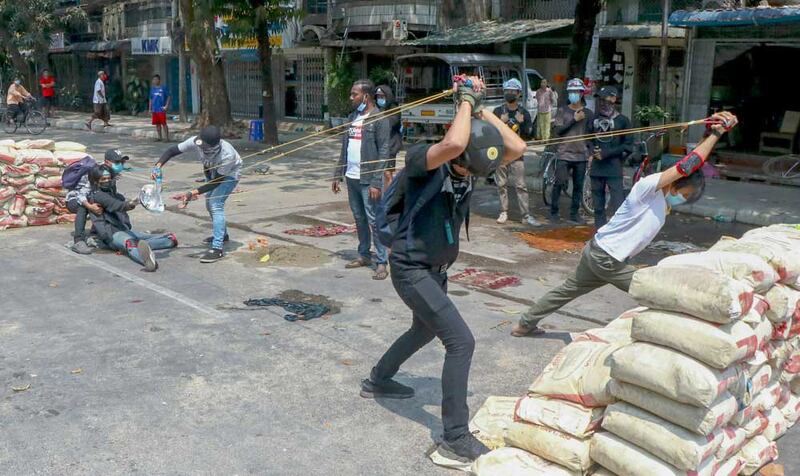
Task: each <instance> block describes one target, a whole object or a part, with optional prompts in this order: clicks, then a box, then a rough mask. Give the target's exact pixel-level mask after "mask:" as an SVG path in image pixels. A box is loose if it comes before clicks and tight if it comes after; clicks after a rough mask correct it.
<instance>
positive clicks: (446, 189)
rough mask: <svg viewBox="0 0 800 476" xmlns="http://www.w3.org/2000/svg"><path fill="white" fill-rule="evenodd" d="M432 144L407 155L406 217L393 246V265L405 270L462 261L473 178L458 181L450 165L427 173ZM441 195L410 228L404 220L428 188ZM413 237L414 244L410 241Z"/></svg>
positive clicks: (417, 214) (430, 201) (421, 146)
mask: <svg viewBox="0 0 800 476" xmlns="http://www.w3.org/2000/svg"><path fill="white" fill-rule="evenodd" d="M430 147H431V145H430V144H419V145H416V146H413V147H411V148H410V149H409V150H408V152H407V153H406V167H405V168H406V170H405V179H406V181H407V182H406V187H405V198H404V207H403V216H401V218H400V227H398V229H397V234H396V235H395V239H394V242H393V243H392V254H391V260H392V263H394V264H396V265H398V266H405V267H423V268H430V267H436V266H442V265H451V264H453V262H455V260H456V258H457V257H458V239H459V234H460V233H461V225H462V224H463V223H464V219H465V217H466V216H467V214H468V213H469V201H470V197H471V196H472V180H473V179H472V177H468V178H465V179H464V180H454V179H453V178H451V176H450V173H449V172H448V165H446V164H445V165H442V166H441V167H439V168H438V169H435V170H427V154H428V149H430ZM428 186H430V187H435V188H436V189H438V190H439V191H438V192H437V193H435V194H434V195H433V198H431V199H430V200H428V201H427V202H426V203H425V204H424V205H422V204H420V206H421V208H420V209H419V211H418V212H417V213H416V214H415V215H414V217H413V219H412V220H411V223H410V224H406V223H403V222H404V221H408V220H403V217H404V216H405V215H406V214H408V213H409V212H410V210H411V209H412V208H413V207H414V205H415V204H417V202H418V201H419V199H420V196H421V195H422V193H423V191H424V190H425V189H427V187H428ZM409 233H410V235H411V236H410V240H409Z"/></svg>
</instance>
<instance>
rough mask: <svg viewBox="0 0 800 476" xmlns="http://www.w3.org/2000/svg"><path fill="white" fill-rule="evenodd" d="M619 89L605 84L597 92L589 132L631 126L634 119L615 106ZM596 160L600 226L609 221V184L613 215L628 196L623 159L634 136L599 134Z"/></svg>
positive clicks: (597, 224)
mask: <svg viewBox="0 0 800 476" xmlns="http://www.w3.org/2000/svg"><path fill="white" fill-rule="evenodd" d="M616 102H617V90H616V88H614V87H613V86H605V87H603V88H601V89H600V92H598V93H597V114H596V115H595V117H594V119H593V120H592V121H591V122H590V123H589V125H588V127H587V132H588V133H596V132H599V133H603V132H613V131H620V130H625V129H629V128H630V127H631V121H630V120H628V118H627V117H625V116H623V115H622V114H620V113H619V112H617V109H616V108H615V107H614V104H615V103H616ZM591 142H592V143H591V146H592V160H591V165H590V166H589V177H590V178H591V180H592V204H593V205H594V226H595V228H597V229H598V230H599V229H600V228H601V227H602V226H603V225H605V224H606V222H607V221H608V219H607V218H606V217H607V216H608V215H607V211H606V188H608V190H609V192H610V194H611V202H610V203H609V204H608V212H609V213H610V214H611V215H613V214H614V213H616V211H617V208H619V206H620V205H621V204H622V200H623V199H624V198H625V192H624V189H623V187H622V161H623V160H624V159H625V157H627V156H628V154H630V153H631V151H632V150H633V136H631V135H630V134H623V135H619V136H614V137H599V138H596V139H593V140H592V141H591Z"/></svg>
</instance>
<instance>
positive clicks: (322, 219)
mask: <svg viewBox="0 0 800 476" xmlns="http://www.w3.org/2000/svg"><path fill="white" fill-rule="evenodd" d="M297 216H299V217H301V218H307V219H309V220H316V221H321V222H324V223H330V224H331V225H339V226H355V225H351V224H349V223H344V222H340V221H336V220H329V219H327V218H322V217H315V216H313V215H297Z"/></svg>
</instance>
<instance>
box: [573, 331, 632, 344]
mask: <svg viewBox="0 0 800 476" xmlns="http://www.w3.org/2000/svg"><path fill="white" fill-rule="evenodd" d="M569 336H570V338H572V342H586V341H589V342H600V343H603V344H612V343H622V344H630V343H631V342H633V340H632V339H631V331H630V329H619V328H613V327H597V328H594V329H588V330H585V331H583V332H572V333H570V335H569Z"/></svg>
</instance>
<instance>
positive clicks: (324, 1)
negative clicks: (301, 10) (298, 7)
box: [306, 0, 328, 15]
mask: <svg viewBox="0 0 800 476" xmlns="http://www.w3.org/2000/svg"><path fill="white" fill-rule="evenodd" d="M306 12H307V13H308V14H309V15H314V14H319V13H328V0H306Z"/></svg>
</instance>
